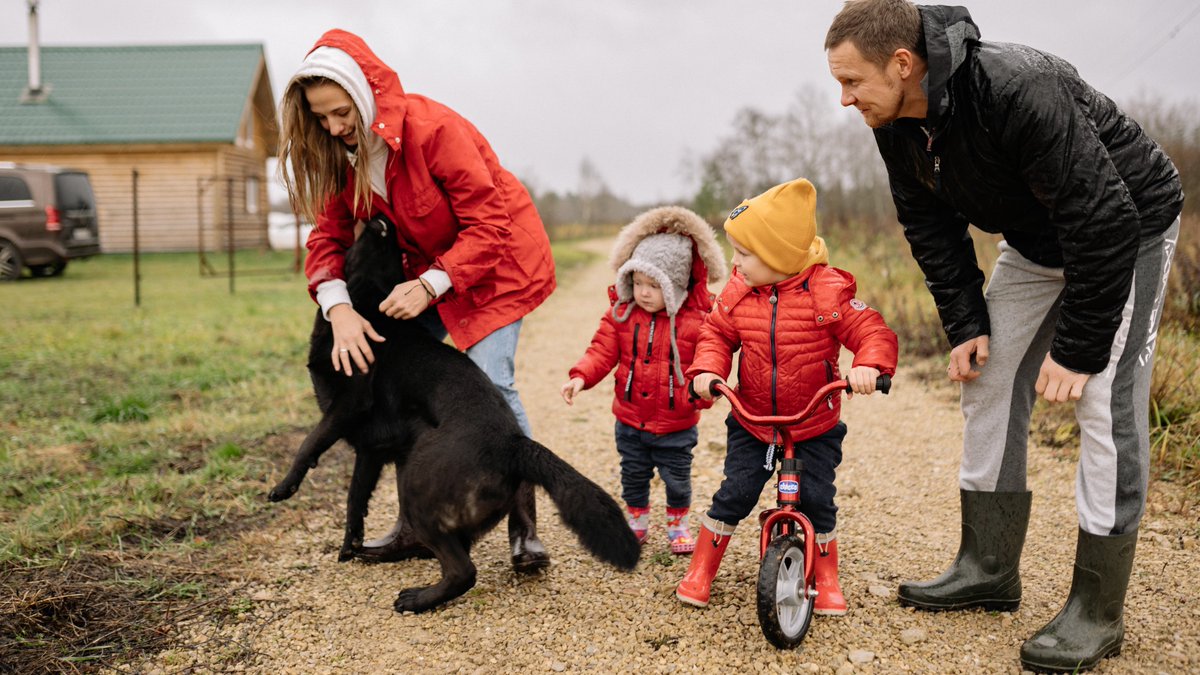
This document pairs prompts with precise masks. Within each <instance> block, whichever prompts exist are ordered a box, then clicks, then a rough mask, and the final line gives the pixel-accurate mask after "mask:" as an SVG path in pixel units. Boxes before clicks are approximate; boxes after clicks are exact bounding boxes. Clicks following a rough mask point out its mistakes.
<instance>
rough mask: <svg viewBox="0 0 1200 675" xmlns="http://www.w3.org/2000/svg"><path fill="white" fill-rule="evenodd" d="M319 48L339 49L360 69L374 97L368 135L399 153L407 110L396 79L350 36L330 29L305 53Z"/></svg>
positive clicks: (376, 57)
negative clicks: (373, 134)
mask: <svg viewBox="0 0 1200 675" xmlns="http://www.w3.org/2000/svg"><path fill="white" fill-rule="evenodd" d="M319 47H332V48H334V49H340V50H341V51H343V52H345V53H346V54H348V55H349V56H350V58H352V59H354V62H355V63H357V64H358V67H359V68H360V69H362V72H363V76H364V77H366V78H367V84H368V85H369V86H370V88H371V93H372V95H373V96H374V97H375V119H374V120H373V121H370V122H369V125H370V128H371V131H372V132H374V133H375V135H377V136H379V137H380V138H382V139H383V140H384V142H385V143H387V144H388V146H389V147H390V148H391V149H392V150H393V151H399V150H400V139H401V137H402V136H403V134H402V133H401V132H402V131H403V129H404V115H405V112H406V111H407V108H408V104H407V98H406V97H405V94H404V88H403V87H402V86H400V76H398V75H396V71H394V70H392V69H391V68H389V67H388V66H387V64H385V63H384V62H383V61H382V60H380V58H379V57H378V56H376V55H375V52H373V51H371V48H370V47H368V46H367V43H366V42H364V41H363V39H362V38H360V37H358V36H357V35H355V34H354V33H350V32H348V31H344V30H341V29H340V28H334V29H333V30H330V31H327V32H326V33H325V34H324V35H322V36H321V37H320V39H318V40H317V43H316V44H315V45H313V48H312V50H309V53H312V51H314V50H316V49H317V48H319Z"/></svg>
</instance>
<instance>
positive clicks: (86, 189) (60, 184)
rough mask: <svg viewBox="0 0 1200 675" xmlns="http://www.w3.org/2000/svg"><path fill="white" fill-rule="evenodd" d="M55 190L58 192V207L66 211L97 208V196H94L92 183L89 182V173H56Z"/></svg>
mask: <svg viewBox="0 0 1200 675" xmlns="http://www.w3.org/2000/svg"><path fill="white" fill-rule="evenodd" d="M54 191H55V192H56V193H57V194H58V208H60V209H63V210H64V211H72V210H76V209H80V210H87V209H95V208H96V198H95V197H93V196H92V184H91V183H90V182H88V177H87V174H83V173H60V174H56V175H55V176H54Z"/></svg>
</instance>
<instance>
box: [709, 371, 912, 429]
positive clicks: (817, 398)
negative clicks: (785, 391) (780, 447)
mask: <svg viewBox="0 0 1200 675" xmlns="http://www.w3.org/2000/svg"><path fill="white" fill-rule="evenodd" d="M875 389H876V390H877V391H878V392H879V393H881V394H887V393H888V392H889V391H891V389H892V377H891V376H890V375H880V376H879V377H878V378H876V380H875ZM708 390H709V392H710V393H712V395H713V397H714V398H715V397H717V396H724V397H725V398H727V399H729V405H730V406H731V407H732V408H733V411H734V413H736V414H737V416H738V418H740V419H741V420H743V421H745V422H748V423H750V424H758V425H762V426H769V427H786V426H791V425H793V424H798V423H800V422H802V421H804V420H805V419H807V418H808V416H809V415H811V414H813V411H814V410H816V409H817V406H819V405H821V401H824V400H825V399H826V398H828V397H829V396H830V395H831V394H833V393H835V392H840V391H846V392H850V391H853V389H852V388H851V387H850V383H849V382H847V381H846V380H845V379H841V380H834V381H833V382H830V383H829V384H827V385H825V386H824V387H821V388H820V389H818V390H817V393H816V394H814V395H813V398H812V400H811V401H809V402H808V405H807V406H805V407H804V410H802V411H800V412H799V413H797V414H795V415H754V414H752V413H750V411H748V410H746V408H745V406H743V405H742V401H741V399H739V398H738V395H737V394H736V393H735V392H734V391H733V389H732V388H731V387H730V386H729V385H727V384H725V383H724V382H723V381H721V380H715V381H713V383H712V384H711V385H709V387H708Z"/></svg>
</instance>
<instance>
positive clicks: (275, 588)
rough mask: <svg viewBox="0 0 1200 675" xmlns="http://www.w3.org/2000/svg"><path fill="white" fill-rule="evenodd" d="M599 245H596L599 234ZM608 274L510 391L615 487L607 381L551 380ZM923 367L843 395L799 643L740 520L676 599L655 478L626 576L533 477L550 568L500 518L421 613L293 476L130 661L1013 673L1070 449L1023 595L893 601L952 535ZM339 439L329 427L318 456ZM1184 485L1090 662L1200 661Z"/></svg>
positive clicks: (952, 491) (713, 426)
mask: <svg viewBox="0 0 1200 675" xmlns="http://www.w3.org/2000/svg"><path fill="white" fill-rule="evenodd" d="M608 244H609V242H608V241H607V240H598V241H595V242H592V245H594V246H595V247H596V250H597V251H600V252H604V253H606V252H607V246H608ZM610 278H611V274H610V272H609V271H608V270H607V268H606V266H605V264H604V262H603V259H599V260H597V262H596V263H594V264H592V265H590V266H589V267H587V268H586V269H584V270H582V271H579V272H573V273H572V274H571V275H569V277H568V278H567V279H566V280H565V282H564V283H563V284H562V286H561V287H560V289H559V290H558V291H557V292H556V293H555V294H554V295H553V296H552V297H551V298H550V300H549V301H548V302H547V303H546V304H545V305H544V306H543V307H542V308H540V309H539V310H538V311H536V312H535V313H534V314H533V315H532V316H530V317H529V318H528V319H527V320H526V322H525V326H524V330H523V331H522V336H521V346H520V355H519V358H518V361H519V372H518V388H519V390H520V391H521V392H522V395H523V398H524V401H525V405H526V407H527V408H528V411H529V417H530V419H531V421H532V423H533V427H534V432H535V436H536V437H537V438H538V439H539V440H540V441H542V442H543V443H545V444H546V445H547V446H549V447H550V448H551V449H553V450H554V451H555V452H557V453H558V454H560V455H561V456H563V457H564V458H565V459H567V461H569V462H571V463H572V464H573V465H574V466H575V467H576V468H578V469H579V470H580V471H582V472H583V473H584V474H586V475H587V476H589V477H590V478H592V479H593V480H595V481H596V482H597V483H599V484H600V485H601V486H603V487H605V488H606V489H607V490H608V491H609V492H610V493H611V494H613V495H619V494H620V481H619V475H618V467H617V454H616V451H615V449H614V447H613V444H612V416H611V413H610V412H609V406H610V404H611V398H610V397H611V389H609V388H608V386H607V385H602V386H601V387H598V388H597V389H595V390H592V391H588V392H584V393H583V394H582V395H581V397H580V398H579V399H577V402H576V405H575V406H574V407H573V408H568V407H567V406H566V405H565V404H563V402H562V400H561V399H560V398H559V396H558V388H559V386H560V385H561V383H562V382H563V381H564V380H565V377H566V372H567V369H568V368H569V366H570V365H571V364H572V363H573V362H574V361H575V359H577V358H578V357H579V355H580V354H582V352H583V350H584V348H585V347H586V346H587V343H588V340H589V338H590V337H591V334H592V332H593V330H594V329H595V327H596V325H597V322H598V321H599V317H600V313H601V312H602V311H604V310H605V308H606V306H607V298H606V295H605V292H604V289H605V286H606V284H607V283H609V280H610ZM714 290H716V289H714ZM867 299H868V300H869V298H867ZM921 367H924V368H925V369H926V370H927V371H932V370H934V369H939V370H940V367H939V366H938V365H937V364H925V365H924V366H913V365H912V364H907V363H903V362H902V363H901V368H900V373H899V374H898V376H897V378H896V384H895V387H894V389H893V393H892V395H891V396H890V397H883V396H872V397H869V398H868V397H857V398H855V399H854V400H853V401H850V402H848V403H847V404H846V405H845V407H844V417H845V420H846V422H847V424H848V426H849V428H850V434H849V436H848V437H847V440H846V445H845V461H844V463H843V465H842V467H841V470H840V471H839V476H838V487H839V504H840V506H841V511H840V518H839V525H838V530H839V535H840V537H839V540H840V546H841V556H842V584H843V587H844V589H845V592H846V596H847V598H848V600H849V602H850V613H849V614H848V615H847V616H845V617H840V618H839V617H816V618H815V619H814V621H813V625H812V628H811V630H810V632H809V634H808V637H807V638H806V640H805V641H804V643H803V644H802V645H801V646H800V647H799V648H798V649H796V650H794V651H778V650H776V649H774V648H773V647H771V646H770V645H769V644H768V643H767V642H766V640H765V639H764V638H763V636H762V634H761V632H760V629H759V627H758V622H757V617H756V614H755V609H754V603H755V598H754V595H755V590H754V588H755V581H756V579H757V575H758V565H757V561H756V550H755V549H756V541H757V536H756V535H757V532H756V530H755V527H754V525H755V524H754V523H753V522H750V521H747V522H746V523H744V524H743V527H742V530H741V531H740V532H739V533H738V535H735V537H734V540H733V542H732V544H731V546H730V549H729V552H728V554H727V555H726V558H725V563H724V565H723V567H722V569H721V572H720V574H719V575H718V577H717V580H716V583H715V585H714V589H713V599H712V603H711V605H710V606H709V608H708V609H707V610H695V609H690V608H685V607H683V606H681V605H680V604H679V603H678V602H677V601H676V600H675V597H674V588H675V584H676V583H677V582H678V580H679V579H680V577H681V576H682V575H683V573H684V571H685V570H686V567H687V559H686V558H682V559H680V558H672V556H670V555H669V553H667V552H666V551H667V542H666V535H665V531H664V529H663V527H662V523H661V520H662V516H661V513H660V512H659V509H660V508H661V504H662V500H663V497H662V487H661V483H659V482H658V481H657V480H656V481H655V485H654V487H653V490H654V492H653V499H654V502H655V517H656V523H655V528H654V529H653V531H652V533H651V538H650V540H649V541H648V542H647V544H646V548H645V550H644V554H643V556H642V562H641V564H640V565H639V567H638V568H637V570H635V571H634V572H633V573H629V574H626V573H621V572H618V571H616V570H614V569H611V568H609V567H606V566H604V565H602V564H600V563H599V562H596V561H595V560H593V559H592V558H590V557H588V556H587V555H586V554H584V553H582V552H581V551H580V549H579V547H578V545H577V543H576V541H575V538H574V536H573V535H572V534H571V533H570V532H569V531H567V530H566V529H565V528H564V527H563V526H562V524H561V523H560V521H559V520H558V519H557V517H555V510H554V506H553V504H552V503H551V502H550V501H549V499H548V498H547V497H546V496H545V494H544V493H541V492H540V491H539V497H538V508H539V513H540V515H541V517H540V519H539V520H540V522H541V534H542V538H543V541H545V543H546V545H547V547H548V548H549V549H550V552H551V555H552V557H553V566H552V567H551V568H550V569H549V570H548V571H547V572H546V573H545V574H543V575H540V576H535V577H532V578H530V577H519V576H517V575H515V574H514V573H513V572H512V570H511V567H510V565H509V560H508V551H507V545H506V541H505V535H504V532H503V530H504V528H503V526H501V527H500V528H497V529H496V530H494V531H493V532H492V533H490V534H489V535H488V536H487V537H485V538H484V539H483V540H482V541H481V542H480V543H479V544H478V545H477V546H476V548H475V550H474V556H473V557H474V560H475V562H476V564H477V565H478V567H479V574H478V584H477V586H476V587H475V588H474V589H473V590H471V591H470V592H468V593H467V595H466V596H464V597H463V598H460V599H458V600H456V601H454V602H451V603H450V604H449V605H447V606H444V607H442V608H440V609H438V610H435V611H432V612H429V613H427V614H421V615H412V614H406V615H400V614H396V613H395V612H394V611H393V610H392V601H393V599H394V598H395V595H396V592H397V591H398V590H399V589H401V588H403V587H407V586H412V585H424V584H427V583H430V582H432V581H433V580H434V579H436V578H437V576H438V573H437V565H436V563H435V562H433V561H409V562H403V563H396V564H386V565H365V564H360V563H350V564H339V563H337V562H336V550H337V546H338V544H339V543H340V541H341V524H342V517H343V507H342V505H341V497H338V498H336V499H333V498H328V497H326V498H323V499H318V498H312V497H310V496H306V495H305V494H304V490H302V492H301V495H298V496H297V497H296V498H295V499H293V500H292V501H290V502H286V503H284V504H282V505H279V506H278V507H275V508H278V509H280V511H281V515H280V517H279V518H278V519H277V520H276V522H275V523H274V525H273V526H272V527H271V528H269V529H261V530H255V531H251V532H247V533H246V534H245V535H244V536H242V537H241V539H240V540H239V541H237V542H235V543H234V544H231V546H236V547H238V548H237V550H238V555H237V557H238V560H237V562H236V563H234V564H231V565H230V566H229V568H228V569H227V570H226V575H227V576H228V578H230V580H231V581H232V582H233V586H234V588H235V589H237V590H236V591H235V602H234V603H233V605H234V606H236V607H237V608H238V612H237V614H236V616H234V617H232V618H231V616H230V614H229V612H225V613H222V614H221V615H220V616H219V617H218V616H215V615H214V616H213V617H210V618H208V619H205V620H202V621H199V622H196V623H194V624H192V625H189V626H187V627H185V628H184V633H185V636H190V638H191V642H192V643H193V644H192V646H191V647H189V648H183V649H177V650H172V651H168V652H164V653H162V654H160V655H158V656H157V657H155V659H154V660H153V662H151V663H145V664H140V666H138V667H137V668H135V669H136V670H139V671H149V672H154V671H160V672H177V671H181V670H188V669H196V668H198V669H203V670H207V669H209V668H211V667H213V666H214V665H220V664H221V663H222V662H224V663H225V664H226V666H225V667H227V668H228V669H231V670H247V671H251V672H272V673H277V672H286V673H293V672H294V673H325V672H328V673H367V672H371V673H376V672H422V673H423V672H436V673H452V672H454V673H491V672H568V673H570V672H580V671H591V672H601V673H610V672H644V673H671V672H718V671H720V672H814V673H815V672H836V673H850V672H863V673H891V672H898V671H905V672H920V673H977V672H984V673H990V672H1005V673H1012V672H1019V671H1020V662H1019V660H1018V649H1019V646H1020V644H1021V641H1022V640H1023V639H1024V638H1026V637H1027V636H1028V635H1030V634H1031V633H1032V632H1033V631H1035V630H1037V629H1038V628H1039V627H1041V626H1042V625H1043V624H1044V623H1045V622H1046V621H1047V620H1049V619H1050V618H1051V617H1052V616H1053V615H1054V613H1055V612H1057V610H1058V608H1059V606H1060V603H1061V602H1062V600H1063V599H1065V597H1066V592H1067V588H1068V586H1069V583H1070V572H1071V564H1072V560H1073V555H1074V542H1075V532H1076V518H1075V508H1074V495H1073V488H1072V486H1073V484H1074V463H1073V462H1071V461H1064V460H1061V459H1056V458H1055V457H1054V455H1052V453H1051V452H1050V451H1049V450H1046V449H1042V448H1037V449H1034V450H1032V451H1031V456H1030V460H1029V474H1030V475H1029V483H1030V487H1031V489H1032V490H1033V491H1034V506H1033V515H1032V518H1031V521H1032V522H1031V524H1030V530H1029V535H1028V542H1027V544H1026V548H1025V555H1024V558H1023V561H1022V563H1023V568H1022V570H1023V579H1024V583H1025V596H1024V602H1023V603H1022V605H1021V608H1020V610H1018V611H1016V612H1012V613H988V612H983V611H969V612H959V613H942V614H930V613H923V612H916V611H913V610H909V609H905V608H902V607H900V606H899V605H898V604H897V602H896V598H895V589H896V586H897V584H898V583H899V582H900V581H901V580H905V579H913V578H927V577H929V576H931V575H935V574H937V573H940V571H941V570H942V568H943V567H944V566H945V564H947V563H948V562H949V561H950V560H951V559H952V558H953V556H954V553H955V551H956V548H957V545H958V488H957V466H958V459H959V452H960V450H959V445H960V440H961V418H960V415H959V412H958V406H957V392H956V390H955V389H953V388H952V387H951V386H949V385H948V384H941V383H937V382H934V383H933V384H930V383H928V381H927V380H928V379H929V378H919V377H918V376H917V373H916V370H917V369H919V368H921ZM726 411H727V405H726V404H724V403H719V404H718V405H717V407H716V408H714V409H713V410H711V411H709V412H707V413H706V414H705V417H704V419H703V421H702V423H701V430H700V444H699V446H698V448H697V451H696V461H695V464H694V466H693V476H694V481H693V491H694V494H695V508H696V509H697V510H703V509H704V508H706V507H707V504H708V500H709V498H710V497H711V495H712V493H713V492H714V491H715V489H716V487H717V485H718V484H719V482H720V478H721V464H722V460H723V452H724V425H723V418H724V415H725V413H726ZM349 454H350V453H349V451H348V450H347V449H346V448H345V447H342V446H339V447H338V448H335V449H334V450H333V451H331V453H330V455H331V456H332V455H340V456H342V457H345V456H348V455H349ZM348 466H349V464H348V462H345V461H341V460H338V461H336V462H332V463H330V467H327V466H326V463H323V464H322V467H321V468H320V469H318V470H317V471H316V472H314V473H313V474H310V475H311V476H312V478H311V480H312V481H316V482H317V483H318V484H326V485H328V484H332V483H337V482H338V481H345V480H346V477H347V472H348ZM281 470H282V467H281ZM342 484H344V482H343V483H342ZM381 486H382V487H381V489H380V491H379V492H378V493H377V494H376V498H375V499H374V500H373V502H372V504H373V505H374V506H375V511H374V512H373V513H372V514H371V516H370V518H369V520H368V533H369V535H371V534H374V535H375V536H378V535H379V534H382V533H383V532H385V531H386V530H387V529H388V527H389V526H390V524H391V520H392V518H393V517H394V510H392V508H390V505H393V504H394V503H395V501H394V499H395V497H394V494H395V492H394V490H395V487H394V483H393V482H391V477H390V474H389V475H385V477H384V479H383V481H382V482H381ZM307 489H308V487H307V486H306V488H305V490H307ZM314 489H316V488H314ZM265 490H266V487H264V492H265ZM317 491H318V492H319V490H317ZM331 494H337V493H331ZM772 498H773V495H772V494H770V493H768V494H766V495H764V498H763V499H762V501H761V502H760V506H761V507H764V508H765V507H769V506H771V501H772ZM1194 502H1195V500H1194V499H1193V500H1191V501H1189V500H1187V499H1185V498H1184V496H1183V495H1182V494H1181V493H1180V492H1179V490H1178V488H1176V487H1174V486H1172V485H1170V484H1167V483H1161V482H1157V483H1155V484H1154V485H1153V486H1152V487H1151V503H1150V507H1149V510H1148V513H1147V515H1146V518H1145V519H1144V521H1143V524H1142V530H1141V533H1142V534H1141V538H1140V541H1139V543H1138V552H1137V558H1136V562H1135V566H1134V572H1133V580H1132V582H1131V586H1130V590H1129V600H1128V603H1127V613H1126V625H1127V633H1126V641H1125V648H1124V651H1123V652H1122V655H1121V656H1120V657H1119V658H1117V659H1115V660H1113V659H1110V660H1107V661H1105V662H1104V663H1103V664H1102V665H1101V666H1100V667H1099V668H1098V669H1097V670H1096V671H1095V672H1099V673H1159V672H1162V673H1182V672H1198V671H1200V601H1198V595H1197V591H1196V582H1195V579H1196V572H1197V571H1198V570H1200V565H1197V558H1198V556H1197V551H1200V546H1198V545H1197V537H1198V535H1200V525H1198V524H1197V516H1196V513H1197V509H1196V506H1195V505H1194Z"/></svg>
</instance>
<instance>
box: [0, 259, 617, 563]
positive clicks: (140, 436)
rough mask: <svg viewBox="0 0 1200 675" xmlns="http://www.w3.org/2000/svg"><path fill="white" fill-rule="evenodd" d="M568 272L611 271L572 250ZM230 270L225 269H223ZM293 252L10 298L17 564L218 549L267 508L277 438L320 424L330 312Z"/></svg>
mask: <svg viewBox="0 0 1200 675" xmlns="http://www.w3.org/2000/svg"><path fill="white" fill-rule="evenodd" d="M554 255H555V259H556V261H557V263H558V269H559V275H560V277H561V276H562V275H569V274H571V273H572V272H573V271H574V270H576V269H578V268H579V267H580V266H582V265H583V264H585V263H587V262H589V261H590V260H592V259H593V258H594V257H595V254H591V253H587V252H585V251H582V250H580V249H578V248H577V247H575V246H573V245H572V244H571V243H570V242H557V243H555V245H554ZM213 263H214V264H216V265H218V266H219V267H220V268H222V269H224V268H225V264H226V261H225V259H224V257H220V258H218V259H214V260H213ZM291 264H292V254H291V253H290V252H287V253H258V252H253V251H244V252H240V253H239V254H238V258H237V260H236V263H235V265H236V269H238V270H246V271H251V270H278V272H277V273H273V274H262V273H253V274H249V275H247V276H239V277H237V279H236V280H235V284H234V288H235V292H234V293H232V294H231V293H230V291H229V283H228V280H227V279H226V278H221V277H217V278H213V277H208V278H202V277H201V276H200V273H199V263H198V259H197V256H196V255H194V254H182V253H181V254H157V255H145V256H143V257H142V260H141V262H140V268H141V275H142V287H141V305H140V307H138V306H135V305H134V286H133V261H132V257H131V256H128V255H103V256H99V257H97V258H94V259H90V260H83V261H77V262H74V263H72V264H71V265H70V266H69V267H68V268H67V270H66V272H65V274H64V275H63V276H62V277H60V278H54V279H24V280H21V281H18V282H14V283H8V284H0V305H2V306H3V307H4V308H5V310H6V318H5V321H4V323H3V333H2V334H0V565H4V564H21V563H25V564H29V563H32V562H36V561H39V560H45V559H56V558H61V557H71V556H75V555H78V554H81V553H86V552H88V551H94V550H109V549H123V548H126V547H128V546H137V547H139V548H140V549H142V550H148V549H151V548H153V547H155V546H161V545H168V546H184V547H186V546H203V545H206V542H207V541H208V540H207V538H206V537H205V533H206V532H208V531H210V530H212V529H214V528H216V527H219V526H221V525H222V524H225V523H229V522H232V521H236V520H237V519H239V518H241V517H243V516H246V515H248V514H252V513H254V512H256V511H258V510H260V509H262V508H263V506H264V501H265V500H263V499H262V494H263V491H264V490H265V488H266V485H265V484H264V480H265V479H266V477H268V476H270V475H272V474H273V473H278V470H279V468H280V467H279V466H275V464H278V463H279V459H280V458H279V457H277V456H276V457H267V456H265V454H266V453H264V452H262V451H261V448H260V447H259V446H260V445H262V441H263V440H264V439H265V438H267V437H269V436H272V435H274V434H278V433H281V432H287V431H294V430H298V429H304V428H306V427H307V426H308V425H310V424H312V423H313V422H315V420H316V405H315V403H314V402H313V398H312V390H311V384H310V382H309V379H308V373H307V371H306V369H305V362H306V360H307V351H308V334H309V331H310V329H311V325H312V319H313V315H314V311H315V307H316V306H315V305H314V304H313V303H312V301H311V300H309V298H308V294H307V291H306V290H305V286H306V284H305V280H304V277H303V276H302V275H296V274H292V273H291V272H290V271H288V270H290V269H291Z"/></svg>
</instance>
